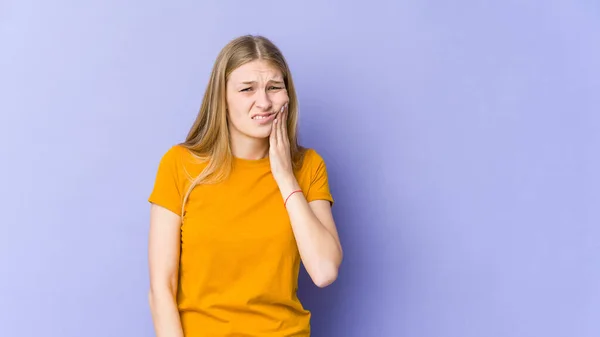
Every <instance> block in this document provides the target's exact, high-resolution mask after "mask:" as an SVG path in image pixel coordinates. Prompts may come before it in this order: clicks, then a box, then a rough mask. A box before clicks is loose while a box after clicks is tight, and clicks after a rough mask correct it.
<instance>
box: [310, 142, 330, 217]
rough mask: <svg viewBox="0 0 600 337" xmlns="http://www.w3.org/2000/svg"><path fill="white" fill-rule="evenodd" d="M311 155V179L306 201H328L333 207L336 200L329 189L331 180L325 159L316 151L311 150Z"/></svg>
mask: <svg viewBox="0 0 600 337" xmlns="http://www.w3.org/2000/svg"><path fill="white" fill-rule="evenodd" d="M309 151H311V152H312V153H310V155H311V157H312V158H311V164H310V165H311V179H310V186H309V188H308V192H307V193H306V200H307V201H308V202H311V201H314V200H328V201H329V202H330V203H331V205H332V206H333V203H334V200H333V196H332V195H331V191H330V188H329V178H328V173H327V166H326V165H325V161H324V160H323V158H322V157H321V156H320V155H319V154H318V153H317V152H316V151H315V150H312V149H311V150H309Z"/></svg>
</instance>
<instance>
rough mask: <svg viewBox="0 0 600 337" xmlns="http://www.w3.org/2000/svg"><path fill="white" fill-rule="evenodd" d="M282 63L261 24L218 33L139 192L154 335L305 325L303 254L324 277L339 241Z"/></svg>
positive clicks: (322, 171) (330, 274) (334, 267)
mask: <svg viewBox="0 0 600 337" xmlns="http://www.w3.org/2000/svg"><path fill="white" fill-rule="evenodd" d="M297 121H298V103H297V98H296V92H295V90H294V84H293V81H292V76H291V74H290V70H289V68H288V65H287V63H286V61H285V59H284V57H283V55H282V54H281V52H280V51H279V49H278V48H277V47H276V46H275V45H274V44H273V43H272V42H271V41H269V40H268V39H266V38H264V37H261V36H242V37H239V38H237V39H235V40H233V41H231V42H230V43H229V44H227V45H226V46H225V47H224V48H223V50H222V51H221V52H220V53H219V55H218V57H217V60H216V62H215V64H214V67H213V70H212V74H211V76H210V80H209V83H208V87H207V89H206V92H205V94H204V98H203V101H202V106H201V108H200V111H199V113H198V116H197V118H196V121H195V122H194V124H193V126H192V128H191V130H190V132H189V134H188V135H187V138H186V140H185V142H183V143H181V144H177V145H174V146H173V147H171V148H170V149H169V150H168V151H167V152H166V153H165V154H164V156H163V157H162V159H161V160H160V164H159V167H158V172H157V176H156V180H155V182H154V188H153V190H152V193H151V195H150V198H149V201H150V203H151V213H150V234H149V269H150V282H151V286H150V294H149V297H150V298H149V300H150V308H151V311H152V317H153V321H154V328H155V331H156V334H157V336H158V337H181V336H186V337H203V336H211V337H215V336H252V337H258V336H278V337H283V336H309V335H310V312H308V311H307V310H305V309H304V308H303V306H302V304H301V303H300V302H299V300H298V297H297V296H296V290H297V286H298V271H299V266H300V262H302V263H303V264H304V266H305V268H306V270H307V272H308V274H309V275H310V277H311V279H312V280H313V281H314V283H315V284H316V285H317V286H319V287H325V286H327V285H329V284H331V283H332V282H333V281H334V280H335V279H336V277H337V274H338V268H339V265H340V263H341V261H342V247H341V245H340V242H339V238H338V234H337V230H336V226H335V222H334V219H333V217H332V213H331V206H332V205H333V198H332V196H331V193H330V190H329V185H328V180H327V169H326V166H325V163H324V162H323V159H322V158H321V157H320V156H319V154H318V153H317V152H316V151H315V150H314V149H306V148H303V147H301V146H300V145H298V141H297Z"/></svg>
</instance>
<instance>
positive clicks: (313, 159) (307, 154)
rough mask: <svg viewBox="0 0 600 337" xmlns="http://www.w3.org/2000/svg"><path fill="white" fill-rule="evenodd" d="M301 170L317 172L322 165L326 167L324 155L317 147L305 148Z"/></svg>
mask: <svg viewBox="0 0 600 337" xmlns="http://www.w3.org/2000/svg"><path fill="white" fill-rule="evenodd" d="M302 151H303V155H302V165H301V167H300V170H301V171H304V172H313V173H314V172H315V171H316V170H318V169H319V168H321V167H323V168H324V167H325V166H326V165H325V160H324V159H323V156H322V155H321V154H320V153H319V151H317V149H315V148H303V150H302Z"/></svg>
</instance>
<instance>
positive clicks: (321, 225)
mask: <svg viewBox="0 0 600 337" xmlns="http://www.w3.org/2000/svg"><path fill="white" fill-rule="evenodd" d="M298 189H300V185H299V184H298V182H297V180H296V179H295V178H294V177H293V176H292V177H290V178H289V179H288V182H286V183H282V184H281V187H280V190H281V194H282V196H283V198H284V199H285V198H287V197H288V195H289V194H290V193H291V192H293V191H295V190H298ZM286 207H287V210H288V214H289V216H290V220H291V223H292V229H293V231H294V236H295V238H296V242H297V244H298V250H299V252H300V257H301V258H302V263H303V264H304V267H305V268H306V271H307V272H308V274H309V275H310V277H311V279H312V280H313V282H314V283H315V285H317V286H318V287H321V288H322V287H326V286H328V285H330V284H331V283H333V281H335V279H336V278H337V275H338V269H339V266H340V264H341V262H342V258H343V252H342V246H341V244H340V239H339V237H338V233H337V229H336V226H335V221H334V220H333V215H332V213H331V204H330V203H329V201H327V200H314V201H311V202H310V203H308V202H307V200H306V198H305V197H304V195H303V194H302V193H294V194H293V195H291V196H290V198H289V199H288V201H287V204H286Z"/></svg>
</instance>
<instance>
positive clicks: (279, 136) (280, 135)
mask: <svg viewBox="0 0 600 337" xmlns="http://www.w3.org/2000/svg"><path fill="white" fill-rule="evenodd" d="M285 112H286V109H285V104H284V105H283V106H282V107H281V113H280V114H279V116H277V119H276V120H277V143H278V144H285V143H284V142H283V137H284V134H283V126H284V125H285Z"/></svg>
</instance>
